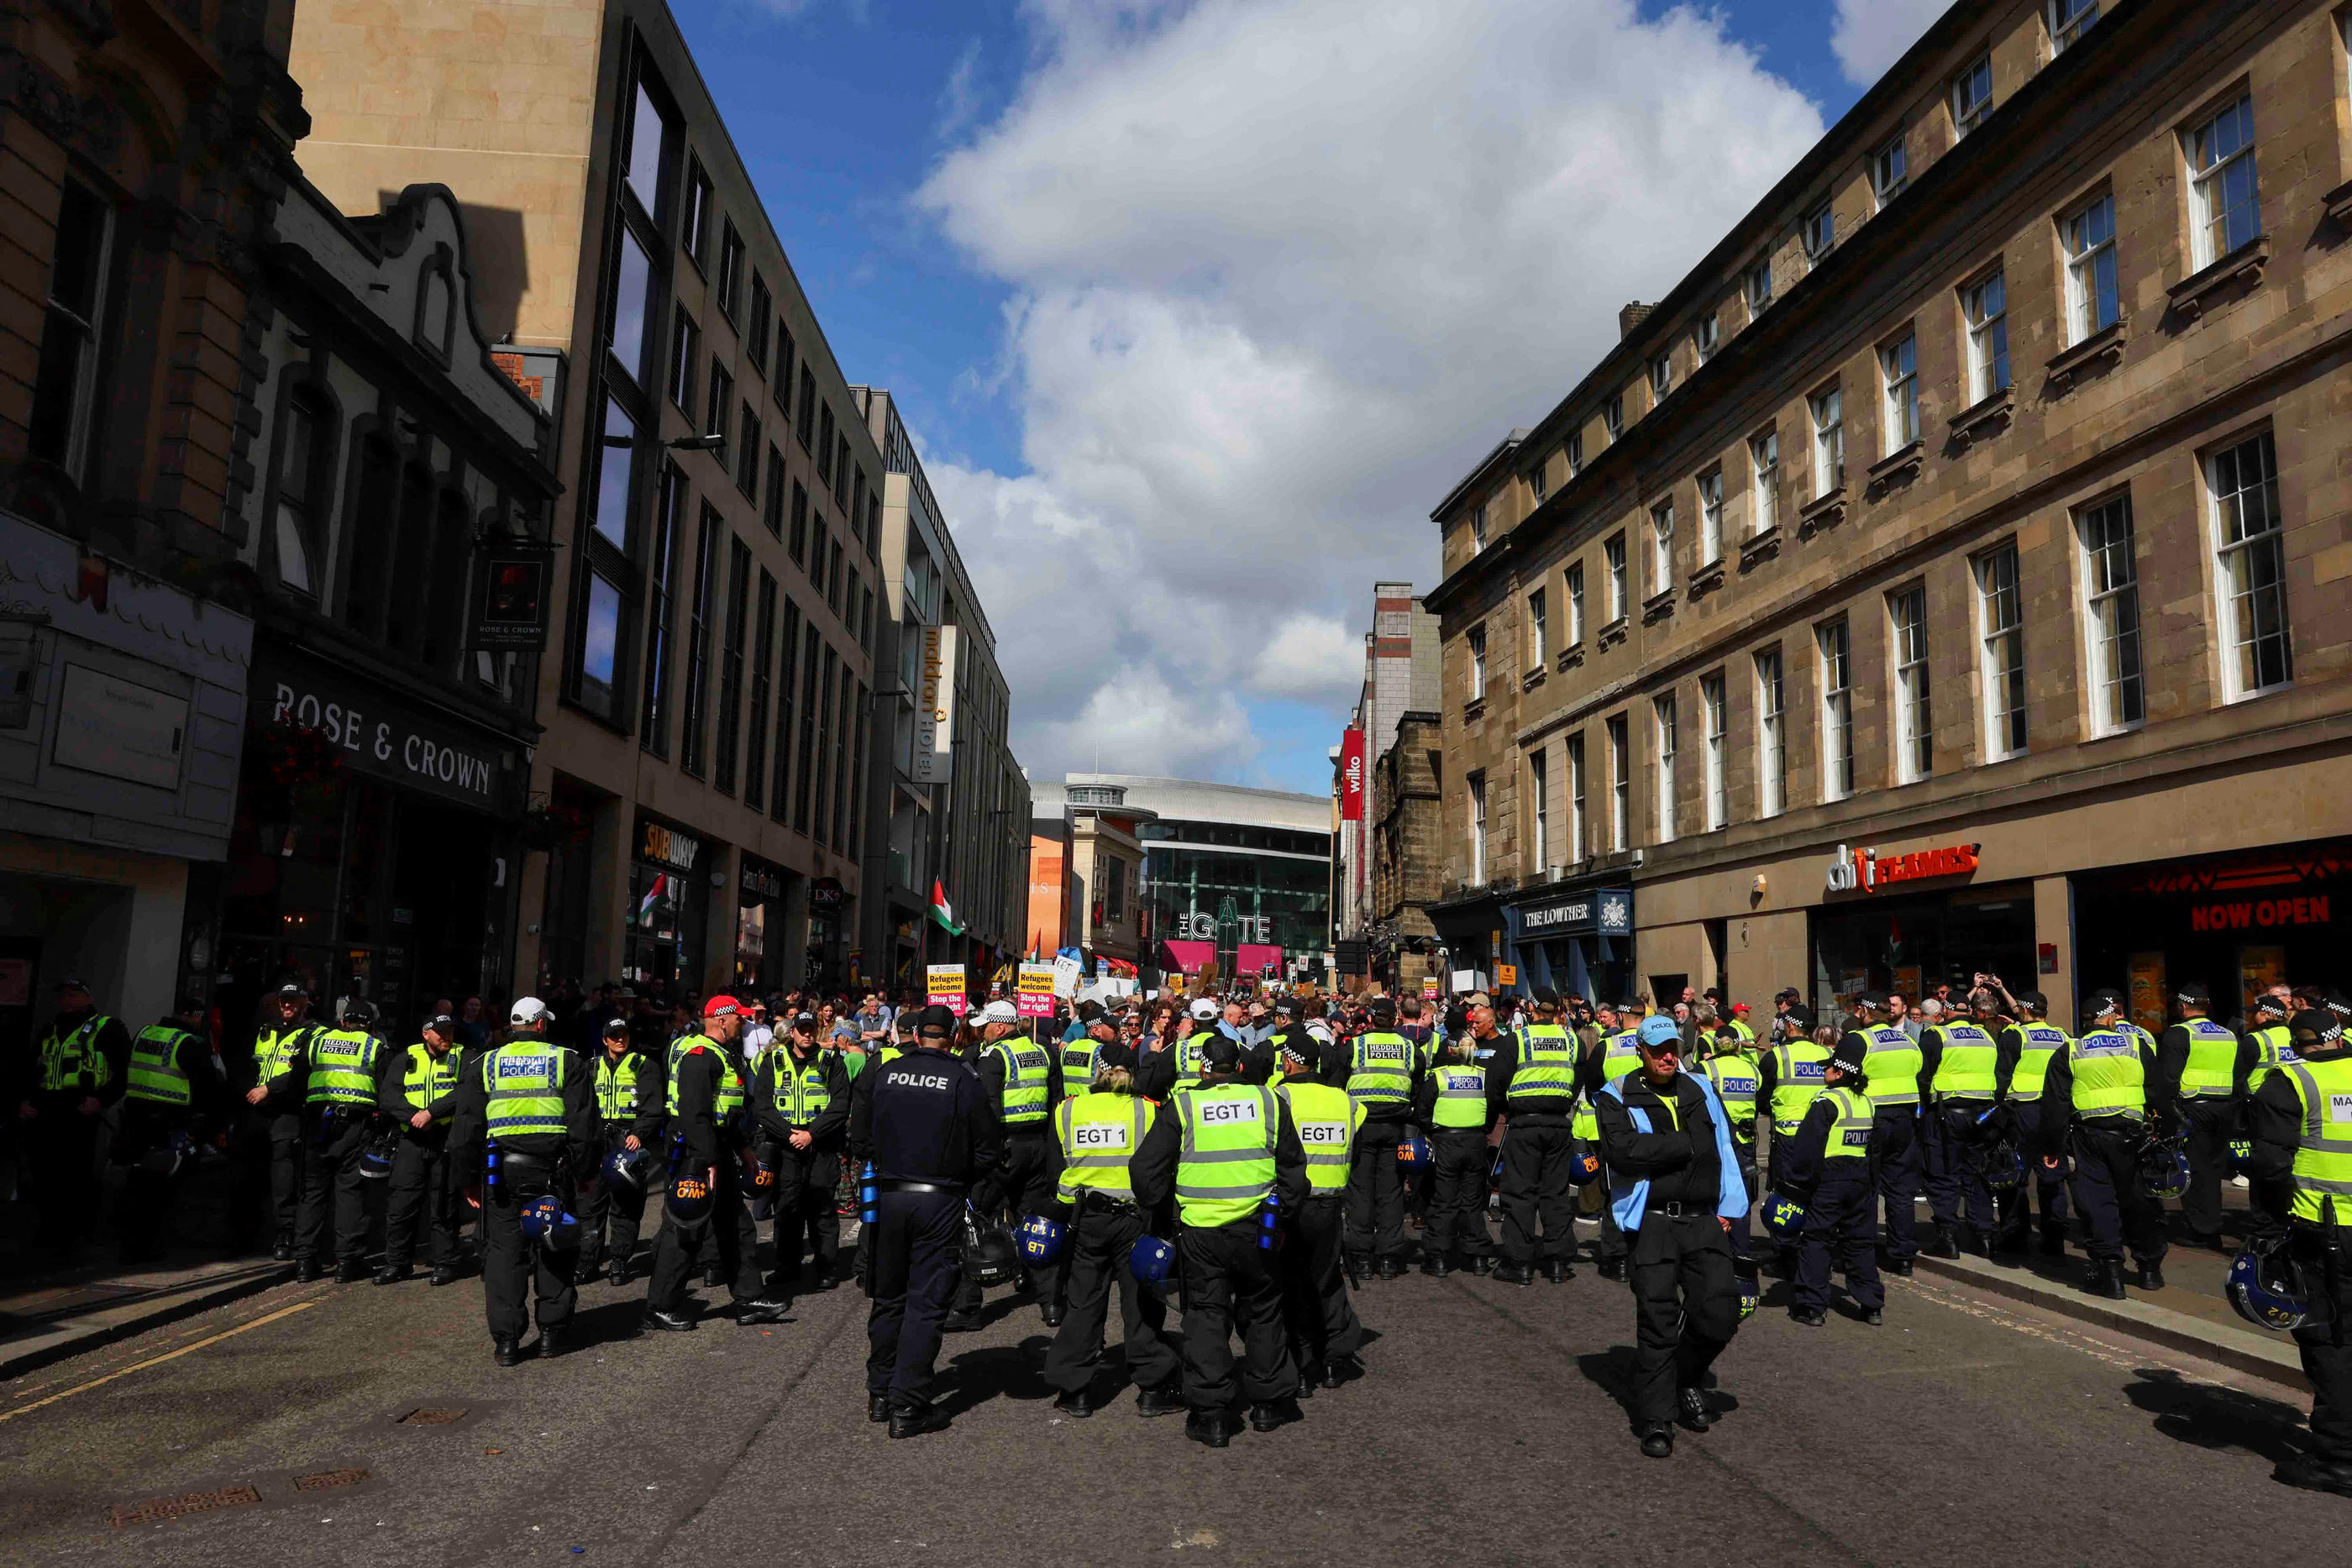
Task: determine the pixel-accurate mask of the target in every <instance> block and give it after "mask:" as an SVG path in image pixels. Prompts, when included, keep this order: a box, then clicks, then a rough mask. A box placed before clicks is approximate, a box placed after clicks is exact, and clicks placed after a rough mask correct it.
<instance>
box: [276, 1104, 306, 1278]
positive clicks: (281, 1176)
mask: <svg viewBox="0 0 2352 1568" xmlns="http://www.w3.org/2000/svg"><path fill="white" fill-rule="evenodd" d="M309 1187H310V1162H309V1161H308V1160H306V1159H304V1158H303V1157H302V1118H301V1117H299V1116H296V1115H273V1116H271V1117H270V1118H269V1239H270V1243H271V1245H273V1246H278V1245H283V1246H287V1247H291V1246H293V1245H294V1232H295V1228H296V1227H297V1226H299V1224H300V1223H301V1218H302V1199H303V1197H304V1196H305V1195H306V1194H307V1192H308V1190H309Z"/></svg>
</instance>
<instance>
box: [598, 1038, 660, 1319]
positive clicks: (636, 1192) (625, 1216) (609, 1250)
mask: <svg viewBox="0 0 2352 1568" xmlns="http://www.w3.org/2000/svg"><path fill="white" fill-rule="evenodd" d="M597 1046H598V1050H597V1051H596V1052H595V1054H594V1055H593V1056H586V1057H583V1059H582V1060H583V1061H584V1062H585V1063H586V1068H587V1071H588V1074H589V1077H590V1079H591V1081H592V1082H593V1081H594V1080H595V1079H596V1078H597V1077H598V1076H599V1075H600V1074H608V1073H610V1072H611V1071H612V1070H613V1066H614V1057H613V1054H612V1052H610V1051H605V1050H604V1049H603V1046H604V1037H603V1034H602V1032H601V1031H600V1032H599V1034H598V1037H597ZM619 1061H623V1062H627V1063H631V1064H633V1065H634V1066H635V1069H636V1076H635V1080H634V1081H633V1082H634V1083H635V1091H634V1094H635V1097H634V1098H633V1099H632V1098H630V1097H629V1096H628V1095H627V1094H625V1093H623V1092H621V1091H620V1090H619V1089H618V1088H617V1087H616V1088H615V1090H614V1093H615V1095H616V1096H618V1098H616V1099H615V1100H614V1104H613V1107H612V1108H613V1110H614V1114H613V1115H611V1116H607V1115H605V1114H604V1109H605V1107H604V1101H603V1100H602V1099H601V1098H600V1099H599V1100H598V1102H597V1105H596V1124H597V1128H598V1132H597V1145H596V1168H597V1171H598V1172H599V1176H598V1179H597V1180H596V1181H595V1182H593V1184H591V1185H590V1186H587V1187H586V1188H585V1189H583V1192H582V1193H581V1196H580V1231H581V1237H582V1239H581V1243H580V1282H581V1283H583V1284H585V1283H587V1282H588V1281H589V1279H590V1278H591V1277H592V1276H593V1274H594V1273H595V1272H596V1270H598V1269H599V1268H602V1269H604V1271H605V1278H606V1279H607V1280H608V1281H610V1282H612V1283H613V1284H615V1285H625V1284H627V1283H628V1281H629V1270H630V1268H631V1267H632V1265H633V1263H634V1261H635V1257H636V1251H637V1236H638V1234H639V1233H640V1232H641V1231H642V1230H643V1229H644V1228H645V1223H646V1187H645V1186H630V1185H629V1184H628V1183H626V1182H618V1181H607V1180H605V1179H604V1178H603V1176H602V1174H601V1173H602V1172H603V1170H604V1162H605V1161H606V1160H608V1159H610V1158H611V1157H612V1156H613V1155H616V1154H618V1153H620V1152H621V1151H622V1150H623V1149H624V1148H625V1147H626V1146H627V1144H628V1140H629V1139H631V1138H635V1139H636V1140H637V1147H639V1148H640V1149H645V1150H647V1151H649V1155H650V1157H649V1158H648V1159H647V1161H646V1176H647V1182H646V1186H651V1185H652V1178H653V1177H654V1176H656V1175H657V1174H658V1172H659V1169H660V1161H661V1153H662V1148H663V1144H662V1124H663V1123H664V1122H665V1121H666V1120H667V1112H666V1111H665V1110H664V1108H663V1104H662V1094H663V1092H664V1085H663V1081H662V1070H661V1062H660V1061H658V1060H657V1059H656V1058H653V1057H648V1056H646V1055H645V1054H644V1053H643V1052H641V1051H637V1050H636V1049H635V1047H633V1046H632V1047H625V1048H624V1049H623V1050H622V1052H621V1055H620V1057H619Z"/></svg>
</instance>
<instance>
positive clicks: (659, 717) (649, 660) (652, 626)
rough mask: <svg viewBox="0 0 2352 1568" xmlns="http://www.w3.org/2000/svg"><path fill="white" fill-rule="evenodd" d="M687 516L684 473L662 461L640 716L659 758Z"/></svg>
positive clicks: (642, 737)
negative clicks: (680, 540)
mask: <svg viewBox="0 0 2352 1568" xmlns="http://www.w3.org/2000/svg"><path fill="white" fill-rule="evenodd" d="M685 519H686V476H685V475H683V474H681V473H679V472H678V471H677V465H675V464H664V465H662V478H661V494H660V497H659V498H658V502H657V504H656V507H654V538H653V549H652V552H651V554H650V556H649V557H648V558H647V561H646V674H645V697H644V703H643V706H642V707H641V709H640V711H639V716H638V721H637V744H638V745H639V746H640V747H644V748H645V749H646V750H647V751H650V752H652V753H653V754H654V755H655V756H656V757H667V756H668V755H669V663H670V647H669V620H670V601H671V599H672V598H673V596H674V595H675V594H676V593H677V541H678V536H679V535H680V534H682V533H683V532H684V531H685Z"/></svg>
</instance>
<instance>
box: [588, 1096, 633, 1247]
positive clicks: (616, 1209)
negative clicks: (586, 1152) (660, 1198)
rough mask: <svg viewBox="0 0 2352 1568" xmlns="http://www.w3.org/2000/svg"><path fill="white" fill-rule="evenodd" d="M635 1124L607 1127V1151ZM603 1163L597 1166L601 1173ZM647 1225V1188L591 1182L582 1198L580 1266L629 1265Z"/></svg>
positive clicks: (611, 1182) (620, 1144)
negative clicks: (608, 1261)
mask: <svg viewBox="0 0 2352 1568" xmlns="http://www.w3.org/2000/svg"><path fill="white" fill-rule="evenodd" d="M634 1126H635V1124H633V1123H629V1122H608V1123H606V1124H604V1154H605V1155H606V1156H607V1157H610V1156H611V1155H613V1153H614V1151H615V1150H617V1149H619V1148H620V1147H621V1146H622V1145H623V1142H624V1141H625V1139H626V1138H627V1137H628V1136H629V1134H630V1133H631V1131H632V1130H633V1129H634ZM603 1169H604V1166H603V1163H602V1162H601V1161H600V1162H599V1163H598V1165H597V1170H598V1171H599V1172H600V1173H601V1172H602V1171H603ZM645 1226H646V1189H645V1188H643V1187H641V1186H630V1185H629V1184H628V1183H626V1182H618V1181H605V1180H603V1179H601V1176H600V1179H598V1180H596V1181H594V1182H592V1183H590V1184H589V1185H588V1186H587V1187H586V1188H585V1189H584V1190H583V1192H582V1193H581V1195H580V1234H581V1237H582V1241H581V1245H580V1266H581V1267H582V1268H583V1269H594V1268H595V1267H596V1266H597V1265H599V1264H600V1263H604V1262H605V1261H607V1260H610V1261H612V1262H615V1263H626V1262H628V1261H629V1260H631V1259H632V1258H634V1257H635V1255H636V1250H637V1237H638V1235H639V1233H640V1232H642V1231H643V1230H644V1229H645Z"/></svg>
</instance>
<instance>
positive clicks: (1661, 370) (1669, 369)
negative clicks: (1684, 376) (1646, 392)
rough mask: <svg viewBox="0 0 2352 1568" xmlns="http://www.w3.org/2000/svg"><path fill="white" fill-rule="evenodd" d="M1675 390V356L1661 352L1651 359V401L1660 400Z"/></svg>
mask: <svg viewBox="0 0 2352 1568" xmlns="http://www.w3.org/2000/svg"><path fill="white" fill-rule="evenodd" d="M1674 390H1675V357H1674V356H1673V355H1672V354H1660V355H1658V356H1657V357H1656V358H1655V359H1654V360H1652V361H1650V401H1651V402H1652V403H1653V404H1655V403H1656V402H1659V401H1660V400H1661V399H1663V398H1664V396H1665V395H1666V394H1667V393H1668V392H1672V391H1674Z"/></svg>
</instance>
